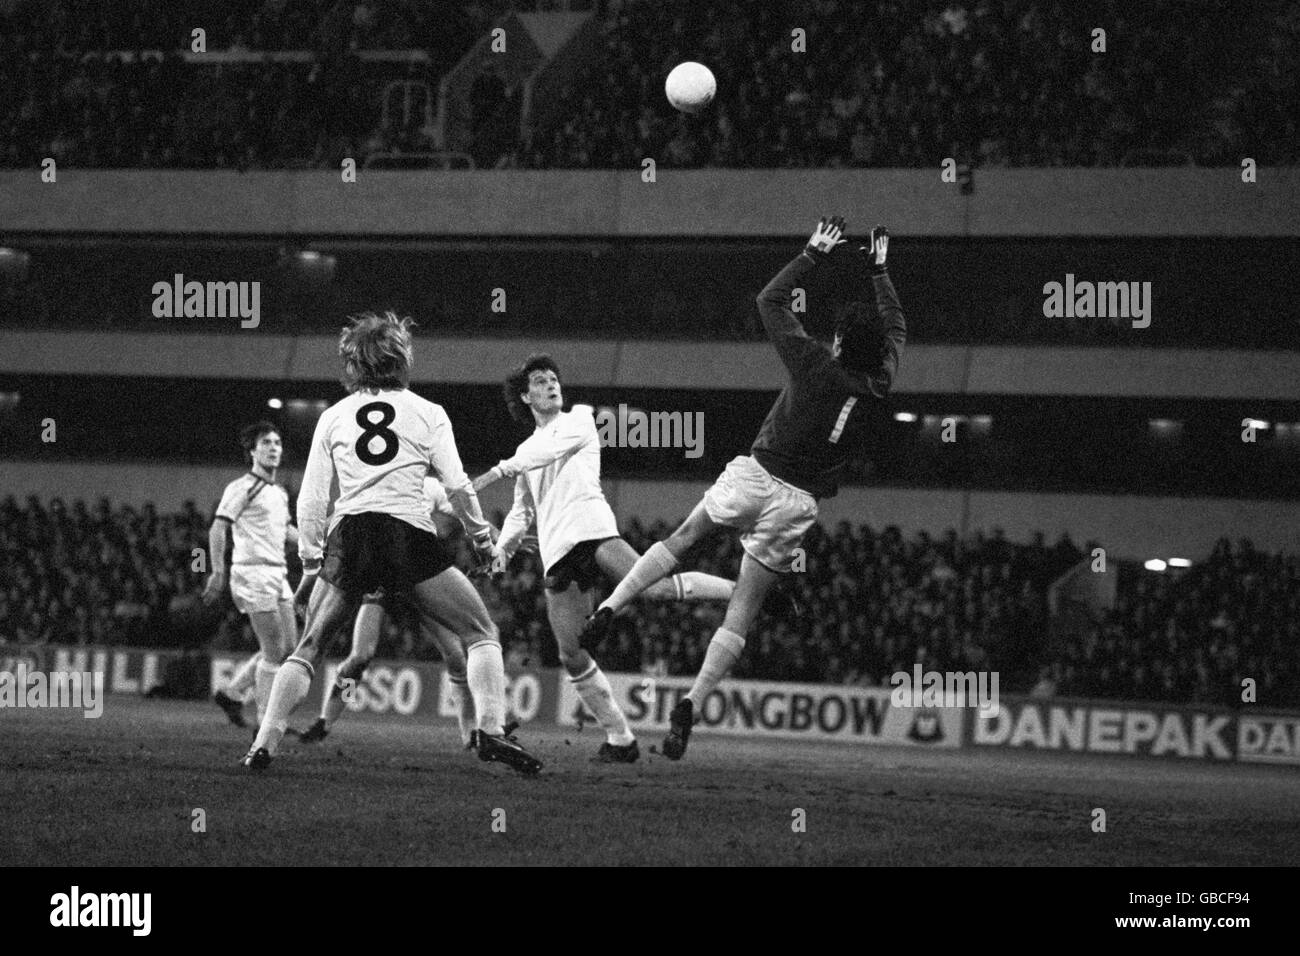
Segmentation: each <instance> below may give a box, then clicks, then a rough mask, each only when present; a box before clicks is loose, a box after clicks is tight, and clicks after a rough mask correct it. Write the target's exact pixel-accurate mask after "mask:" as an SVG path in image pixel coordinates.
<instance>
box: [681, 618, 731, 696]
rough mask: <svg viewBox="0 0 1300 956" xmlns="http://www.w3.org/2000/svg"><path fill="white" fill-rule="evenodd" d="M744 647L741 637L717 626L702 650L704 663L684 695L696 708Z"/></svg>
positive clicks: (720, 680) (725, 673)
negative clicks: (707, 647)
mask: <svg viewBox="0 0 1300 956" xmlns="http://www.w3.org/2000/svg"><path fill="white" fill-rule="evenodd" d="M744 649H745V639H744V638H743V637H741V636H740V635H739V634H737V633H735V632H734V631H729V630H727V629H726V628H725V627H720V628H718V630H717V632H716V633H715V634H714V635H713V640H711V641H709V649H708V650H707V651H705V652H704V663H703V664H702V665H700V672H699V673H698V674H696V675H695V683H694V684H692V685H691V689H690V692H689V693H688V694H687V695H686V696H687V697H689V698H690V699H691V702H692V703H693V704H695V709H696V710H699V709H700V708H701V707H703V706H704V701H705V700H706V699H707V698H708V696H709V695H710V694H711V693H713V688H715V687H717V686H718V684H720V683H721V682H722V679H723V678H724V677H726V676H727V672H728V671H730V670H731V668H732V666H733V665H734V664H735V663H736V661H738V660H740V652H741V651H743V650H744Z"/></svg>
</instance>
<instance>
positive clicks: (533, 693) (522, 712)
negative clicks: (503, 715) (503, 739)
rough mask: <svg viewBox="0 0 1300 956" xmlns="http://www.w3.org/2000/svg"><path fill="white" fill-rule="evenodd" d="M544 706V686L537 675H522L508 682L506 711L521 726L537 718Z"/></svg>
mask: <svg viewBox="0 0 1300 956" xmlns="http://www.w3.org/2000/svg"><path fill="white" fill-rule="evenodd" d="M541 706H542V685H541V683H540V682H539V681H538V680H537V675H536V674H520V675H518V676H517V677H513V678H509V679H507V681H506V709H507V710H509V711H510V714H511V716H513V717H514V718H515V719H516V720H518V721H519V722H520V723H521V724H526V723H528V721H530V720H532V719H533V718H534V717H536V716H537V711H538V709H540V708H541Z"/></svg>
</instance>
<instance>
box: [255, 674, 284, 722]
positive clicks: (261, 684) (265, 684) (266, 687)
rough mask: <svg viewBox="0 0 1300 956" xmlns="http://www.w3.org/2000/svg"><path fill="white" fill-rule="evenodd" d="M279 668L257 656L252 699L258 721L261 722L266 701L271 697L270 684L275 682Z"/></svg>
mask: <svg viewBox="0 0 1300 956" xmlns="http://www.w3.org/2000/svg"><path fill="white" fill-rule="evenodd" d="M279 670H280V665H279V664H272V663H271V662H270V661H268V660H266V659H265V658H259V659H258V661H257V676H256V677H255V678H254V680H253V699H254V700H255V701H256V702H257V721H258V723H261V721H262V716H263V715H264V714H265V713H266V704H267V701H269V700H270V699H271V685H272V684H274V683H275V675H276V672H277V671H279Z"/></svg>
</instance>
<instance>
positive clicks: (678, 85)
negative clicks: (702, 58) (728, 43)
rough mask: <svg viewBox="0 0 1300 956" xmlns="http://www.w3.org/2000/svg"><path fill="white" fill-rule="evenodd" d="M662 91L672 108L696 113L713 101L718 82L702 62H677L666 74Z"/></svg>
mask: <svg viewBox="0 0 1300 956" xmlns="http://www.w3.org/2000/svg"><path fill="white" fill-rule="evenodd" d="M664 92H665V93H667V94H668V102H669V103H671V104H672V105H673V108H674V109H678V110H681V111H682V112H683V113H698V112H700V110H702V109H704V108H705V107H706V106H708V105H709V104H710V103H712V102H713V95H714V94H715V93H717V92H718V83H717V81H716V80H715V79H714V78H713V71H712V70H710V69H709V68H708V67H707V66H705V65H704V64H703V63H693V62H686V63H679V64H677V66H675V67H673V71H672V72H671V73H669V74H668V79H667V81H666V82H665V83H664Z"/></svg>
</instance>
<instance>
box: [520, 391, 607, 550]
mask: <svg viewBox="0 0 1300 956" xmlns="http://www.w3.org/2000/svg"><path fill="white" fill-rule="evenodd" d="M497 468H498V469H499V470H500V471H501V473H502V475H504V476H505V477H507V478H509V477H510V476H511V475H514V476H516V477H515V502H514V506H513V507H512V508H511V509H510V514H509V515H507V516H506V520H505V521H504V522H503V523H502V525H501V539H500V541H498V542H497V543H498V546H499V547H500V548H501V550H502V551H504V552H505V553H506V554H507V555H512V554H514V552H515V549H516V548H518V547H519V542H520V541H521V540H523V537H524V534H525V532H527V530H528V526H529V525H530V524H532V522H533V520H534V518H535V519H536V521H537V543H538V545H539V547H540V550H541V554H542V565H543V567H545V568H546V570H547V571H548V572H549V571H550V569H551V566H552V565H554V564H555V563H556V562H557V561H559V560H560V559H561V558H563V557H564V556H565V555H566V554H568V553H569V552H570V551H571V550H572V549H573V546H574V545H576V544H578V543H579V542H582V541H590V540H592V539H593V538H613V537H617V536H618V522H616V521H615V520H614V512H613V510H612V509H611V508H610V507H609V504H608V503H607V502H606V501H605V493H604V492H603V491H601V490H600V436H599V435H598V434H597V432H596V421H595V419H594V418H593V417H592V410H591V406H590V405H575V406H573V411H570V412H560V414H558V415H556V416H555V419H554V420H553V421H551V423H550V424H548V425H545V426H543V427H541V428H538V429H537V430H536V431H534V432H533V434H532V436H531V437H530V438H529V439H528V440H527V441H525V442H524V443H523V444H521V445H520V446H519V448H518V449H516V450H515V454H514V456H513V457H511V458H507V459H506V460H504V461H502V462H500V463H499V464H498V465H497Z"/></svg>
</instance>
